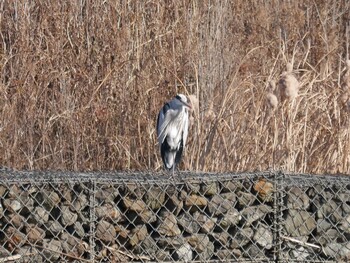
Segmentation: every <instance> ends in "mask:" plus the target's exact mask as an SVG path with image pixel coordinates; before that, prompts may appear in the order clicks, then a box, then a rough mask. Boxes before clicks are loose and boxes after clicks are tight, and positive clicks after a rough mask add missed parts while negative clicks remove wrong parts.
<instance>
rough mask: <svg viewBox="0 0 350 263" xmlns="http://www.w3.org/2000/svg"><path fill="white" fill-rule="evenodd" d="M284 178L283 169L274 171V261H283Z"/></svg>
mask: <svg viewBox="0 0 350 263" xmlns="http://www.w3.org/2000/svg"><path fill="white" fill-rule="evenodd" d="M283 179H284V173H283V172H282V171H280V172H276V173H274V188H275V191H274V200H273V212H274V220H273V237H274V243H275V247H274V251H273V253H274V254H273V259H274V262H276V263H278V262H281V251H282V239H281V231H282V223H283V211H282V208H283V193H282V192H283V189H282V188H283Z"/></svg>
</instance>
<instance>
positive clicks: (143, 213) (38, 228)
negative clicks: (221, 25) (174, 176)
mask: <svg viewBox="0 0 350 263" xmlns="http://www.w3.org/2000/svg"><path fill="white" fill-rule="evenodd" d="M276 198H278V200H277V199H276ZM349 204H350V193H349V190H347V186H344V185H341V186H339V187H336V186H332V185H329V184H328V183H327V184H326V185H322V184H314V185H311V186H310V185H308V186H299V187H296V186H293V185H287V186H285V187H284V188H283V189H282V191H279V193H277V192H276V191H275V186H274V183H273V181H272V180H270V179H264V178H260V177H255V178H241V179H237V178H235V179H231V180H229V179H225V180H221V181H214V180H213V179H211V180H207V181H203V180H200V179H198V180H196V179H193V180H184V181H181V182H174V181H173V182H172V181H169V182H168V183H165V181H162V182H153V183H150V182H147V181H145V182H137V183H136V182H118V180H115V181H113V182H110V183H99V182H98V181H96V183H94V185H93V184H92V183H91V182H81V183H80V182H77V181H74V182H69V183H68V182H39V181H38V182H32V183H23V184H19V183H6V182H5V183H0V244H1V245H0V261H1V259H3V260H10V259H16V258H17V259H20V260H22V261H21V262H26V259H28V260H29V259H30V260H33V258H35V261H36V262H42V261H45V260H50V261H51V262H57V261H60V262H61V261H65V260H67V261H72V260H78V261H84V260H88V259H91V258H93V259H94V260H95V261H97V262H99V261H101V262H104V261H106V260H107V261H111V262H125V261H144V262H147V261H149V260H152V261H169V262H172V261H176V260H183V261H191V260H196V261H211V260H224V259H225V260H228V259H232V260H234V259H240V260H244V259H246V260H250V259H254V260H264V259H265V260H266V259H272V258H273V255H274V253H279V255H280V258H284V259H294V260H295V259H297V260H301V261H303V260H326V259H327V260H330V261H331V260H334V261H337V260H343V259H345V260H346V259H350V242H349V240H350V213H349V212H350V206H349ZM278 205H279V206H278ZM277 251H278V252H277Z"/></svg>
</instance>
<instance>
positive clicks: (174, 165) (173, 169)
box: [173, 164, 175, 177]
mask: <svg viewBox="0 0 350 263" xmlns="http://www.w3.org/2000/svg"><path fill="white" fill-rule="evenodd" d="M174 172H175V164H173V177H174Z"/></svg>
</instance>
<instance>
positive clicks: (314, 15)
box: [0, 0, 350, 173]
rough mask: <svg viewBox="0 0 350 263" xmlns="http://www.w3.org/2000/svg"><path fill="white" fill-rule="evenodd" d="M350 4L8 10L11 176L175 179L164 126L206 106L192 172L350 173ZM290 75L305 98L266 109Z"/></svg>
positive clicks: (190, 152)
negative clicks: (162, 115) (177, 101)
mask: <svg viewBox="0 0 350 263" xmlns="http://www.w3.org/2000/svg"><path fill="white" fill-rule="evenodd" d="M349 21H350V5H349V3H348V1H345V0H341V1H330V0H325V1H265V2H263V3H262V2H261V1H247V2H246V1H214V2H213V1H186V0H184V1H90V0H87V1H40V0H37V1H29V2H28V1H3V2H2V3H1V4H0V30H1V34H0V50H1V53H0V65H1V76H0V94H1V96H0V164H1V165H6V166H10V167H15V168H18V169H54V170H57V169H62V170H114V169H118V170H128V169H135V170H141V169H156V170H159V169H161V166H162V165H161V160H160V158H159V151H158V145H157V143H156V142H157V140H156V133H155V122H156V117H157V113H158V110H159V108H160V107H161V106H162V104H163V102H164V101H166V100H168V99H170V98H171V97H172V96H174V94H176V93H178V92H181V93H185V94H194V95H195V96H196V97H197V98H198V99H199V113H198V116H196V114H195V115H194V116H193V122H192V125H191V130H190V135H189V141H188V147H187V151H186V153H185V156H184V161H183V164H182V167H181V168H182V169H189V170H203V171H228V170H230V171H243V170H264V169H268V168H273V169H284V170H289V171H295V172H312V173H324V172H330V173H335V172H341V173H350V128H349V125H350V124H349V118H350V111H349V110H347V108H346V106H344V105H347V104H346V103H345V104H344V103H342V101H341V99H340V96H341V94H343V89H342V76H343V75H344V71H345V65H346V63H345V61H346V60H347V59H349V43H350V40H349V34H350V29H349ZM288 62H291V63H292V65H293V69H294V71H293V73H295V76H296V77H297V79H298V81H299V85H300V86H299V90H298V96H297V97H296V98H295V99H294V100H292V101H284V102H283V103H280V102H279V103H278V106H277V108H276V110H275V111H273V112H271V111H270V110H269V109H268V108H267V107H266V94H267V91H268V85H269V84H268V83H269V80H271V79H280V77H281V74H282V72H283V71H284V70H285V68H286V65H287V63H288Z"/></svg>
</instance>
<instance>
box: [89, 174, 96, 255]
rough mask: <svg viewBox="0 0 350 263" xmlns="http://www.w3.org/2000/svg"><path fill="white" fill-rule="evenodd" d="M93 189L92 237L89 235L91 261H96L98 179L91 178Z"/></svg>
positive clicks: (91, 203)
mask: <svg viewBox="0 0 350 263" xmlns="http://www.w3.org/2000/svg"><path fill="white" fill-rule="evenodd" d="M90 182H91V189H90V198H89V199H90V200H89V204H90V233H89V235H90V237H89V243H90V244H89V245H90V259H91V262H95V254H96V253H95V252H96V251H95V232H96V231H95V229H96V225H95V224H96V220H95V205H96V201H95V192H96V179H95V178H94V179H91V181H90Z"/></svg>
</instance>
